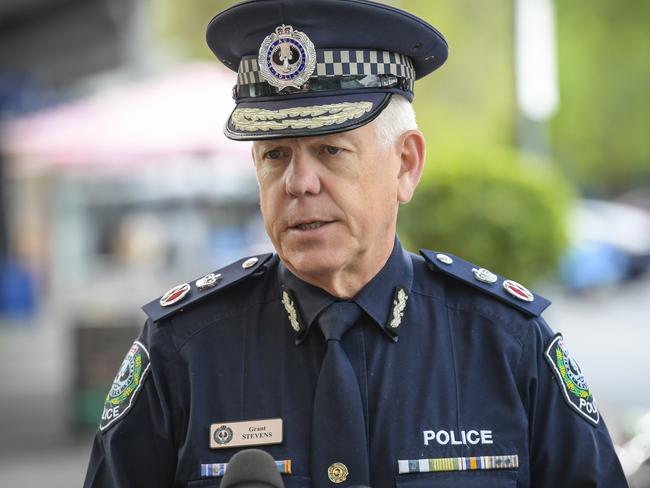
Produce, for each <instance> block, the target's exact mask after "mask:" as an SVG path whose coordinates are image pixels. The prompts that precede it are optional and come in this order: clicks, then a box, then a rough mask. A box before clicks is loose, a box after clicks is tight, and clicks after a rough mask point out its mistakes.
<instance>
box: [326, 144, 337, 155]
mask: <svg viewBox="0 0 650 488" xmlns="http://www.w3.org/2000/svg"><path fill="white" fill-rule="evenodd" d="M324 149H325V152H326V153H327V154H329V155H330V156H334V155H335V154H338V153H339V152H341V148H340V147H336V146H325V148H324Z"/></svg>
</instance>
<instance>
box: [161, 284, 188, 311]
mask: <svg viewBox="0 0 650 488" xmlns="http://www.w3.org/2000/svg"><path fill="white" fill-rule="evenodd" d="M189 291H190V285H188V284H187V283H183V284H182V285H178V286H175V287H174V288H172V289H171V290H169V291H168V292H167V293H165V294H164V295H163V296H162V298H161V299H160V306H161V307H169V306H170V305H173V304H174V303H178V302H180V301H181V300H182V299H183V298H185V295H187V294H188V293H189Z"/></svg>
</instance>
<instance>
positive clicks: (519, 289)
mask: <svg viewBox="0 0 650 488" xmlns="http://www.w3.org/2000/svg"><path fill="white" fill-rule="evenodd" d="M503 287H504V288H505V289H506V291H507V292H508V293H510V294H511V295H512V296H513V297H515V298H518V299H519V300H522V301H524V302H532V301H533V300H534V299H535V297H534V296H533V294H532V293H531V292H530V291H528V289H527V288H526V287H525V286H524V285H520V284H519V283H517V282H516V281H512V280H506V281H504V282H503Z"/></svg>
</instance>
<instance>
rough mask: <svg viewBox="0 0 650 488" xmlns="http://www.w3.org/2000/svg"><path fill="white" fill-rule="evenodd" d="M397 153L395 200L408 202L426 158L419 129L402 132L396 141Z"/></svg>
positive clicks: (423, 141) (424, 145) (424, 144)
mask: <svg viewBox="0 0 650 488" xmlns="http://www.w3.org/2000/svg"><path fill="white" fill-rule="evenodd" d="M396 149H397V155H398V157H399V158H400V161H401V164H400V171H399V174H398V175H397V179H398V180H399V181H398V187H397V200H398V201H399V203H408V202H409V201H410V200H411V198H412V197H413V193H414V192H415V188H416V187H417V186H418V183H419V181H420V177H421V176H422V170H423V169H424V160H425V158H426V142H425V140H424V136H423V135H422V133H421V132H420V131H419V130H409V131H407V132H405V133H404V134H402V135H401V136H400V138H399V140H398V142H397V148H396Z"/></svg>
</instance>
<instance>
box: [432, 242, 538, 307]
mask: <svg viewBox="0 0 650 488" xmlns="http://www.w3.org/2000/svg"><path fill="white" fill-rule="evenodd" d="M420 254H422V256H423V257H424V259H425V260H426V261H427V263H428V264H429V267H430V268H431V269H433V270H439V271H441V272H443V273H445V274H446V275H449V276H451V277H452V278H455V279H457V280H460V281H462V282H464V283H466V284H468V285H470V286H472V287H473V288H476V289H478V290H481V291H483V292H485V293H487V294H488V295H491V296H493V297H494V298H496V299H498V300H500V301H502V302H504V303H507V304H508V305H511V306H513V307H514V308H516V309H517V310H520V311H522V312H524V313H526V314H528V315H531V316H533V317H538V316H539V315H541V313H542V312H543V311H544V310H545V309H546V308H547V307H548V306H549V305H550V304H551V302H550V301H549V300H547V299H546V298H544V297H543V296H540V295H537V294H535V293H533V292H531V291H529V290H528V289H527V288H525V287H524V286H523V285H520V284H519V283H517V282H516V281H512V280H508V279H505V278H503V277H501V276H497V275H496V274H494V273H492V272H490V271H488V270H487V269H484V268H480V267H478V266H475V265H473V264H472V263H469V262H467V261H464V260H463V259H461V258H459V257H457V256H454V255H453V254H449V253H444V254H443V253H439V252H436V251H429V250H427V249H420Z"/></svg>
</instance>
